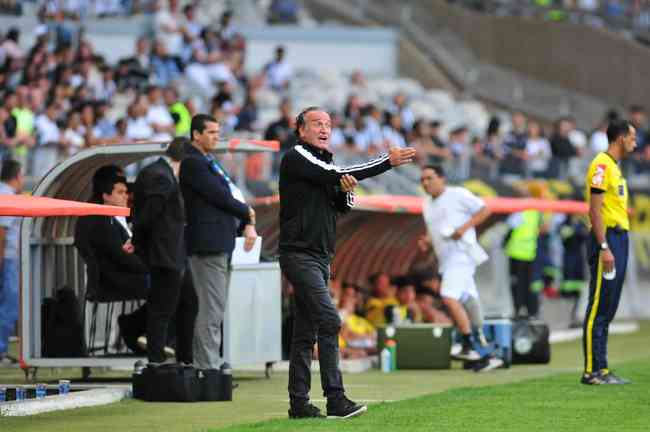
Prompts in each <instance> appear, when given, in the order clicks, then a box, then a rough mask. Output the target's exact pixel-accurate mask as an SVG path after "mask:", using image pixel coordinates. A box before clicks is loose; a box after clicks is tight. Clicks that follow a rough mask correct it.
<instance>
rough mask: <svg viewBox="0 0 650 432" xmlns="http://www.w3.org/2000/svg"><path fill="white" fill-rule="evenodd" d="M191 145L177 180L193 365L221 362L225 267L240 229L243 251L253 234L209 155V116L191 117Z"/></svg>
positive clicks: (239, 198) (214, 125)
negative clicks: (192, 307) (193, 312)
mask: <svg viewBox="0 0 650 432" xmlns="http://www.w3.org/2000/svg"><path fill="white" fill-rule="evenodd" d="M191 135H192V147H191V148H190V149H189V150H188V152H187V154H186V157H185V159H184V160H183V162H182V164H181V170H180V184H181V189H182V191H183V198H184V199H185V205H186V209H187V231H186V239H187V247H188V254H189V264H190V269H191V271H192V278H193V280H194V286H195V287H196V294H197V297H198V299H199V302H200V307H199V314H198V317H197V321H196V327H195V332H194V364H195V365H196V366H197V367H199V368H201V369H216V368H218V367H219V366H220V364H219V363H220V359H221V356H220V348H221V323H222V321H223V316H224V312H225V308H226V299H227V284H228V265H229V259H230V254H231V253H232V251H233V249H234V247H235V237H236V236H237V234H238V232H241V231H243V235H244V238H245V244H244V249H245V250H250V249H251V248H252V247H253V245H254V243H255V239H256V238H257V232H256V231H255V212H254V211H253V209H252V208H251V207H250V206H249V205H247V204H246V203H245V202H244V197H243V194H242V193H241V191H240V190H239V189H238V188H237V186H236V185H235V184H234V183H233V181H232V180H231V179H230V177H229V176H228V174H227V173H226V172H225V170H224V169H223V168H222V167H221V165H220V164H219V162H218V161H217V160H216V159H215V158H214V157H213V156H212V154H210V152H211V151H212V150H214V149H215V148H216V145H217V143H218V142H219V123H218V122H217V120H216V119H215V118H214V117H212V116H209V115H205V114H198V115H196V116H194V118H192V125H191Z"/></svg>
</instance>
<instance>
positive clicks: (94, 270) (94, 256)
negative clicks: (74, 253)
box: [74, 216, 149, 301]
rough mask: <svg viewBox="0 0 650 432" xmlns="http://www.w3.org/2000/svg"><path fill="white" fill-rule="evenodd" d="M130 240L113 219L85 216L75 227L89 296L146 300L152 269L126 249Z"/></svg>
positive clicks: (98, 299)
mask: <svg viewBox="0 0 650 432" xmlns="http://www.w3.org/2000/svg"><path fill="white" fill-rule="evenodd" d="M128 239H129V234H128V233H127V232H126V230H125V229H124V227H123V226H122V225H120V223H119V222H118V221H117V220H116V219H115V218H113V217H111V216H85V217H80V218H79V219H78V220H77V224H76V226H75V238H74V242H75V246H76V247H77V249H78V250H79V252H80V254H81V256H82V258H83V259H84V261H85V262H86V267H87V275H88V277H87V286H86V290H87V294H88V296H89V298H90V299H93V300H95V301H117V300H130V299H144V298H146V297H147V291H148V286H149V282H148V274H149V269H148V268H147V266H146V265H145V263H144V262H143V261H142V259H141V258H140V257H139V256H137V255H135V254H128V253H126V252H124V251H123V250H122V245H123V244H124V242H126V241H127V240H128Z"/></svg>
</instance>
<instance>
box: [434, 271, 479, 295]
mask: <svg viewBox="0 0 650 432" xmlns="http://www.w3.org/2000/svg"><path fill="white" fill-rule="evenodd" d="M440 295H441V296H442V297H449V298H453V299H455V300H458V301H460V302H464V301H465V300H467V299H468V298H469V297H474V298H475V299H478V298H479V297H478V291H477V290H476V283H475V282H474V269H471V268H467V267H458V268H456V269H449V270H447V271H446V272H445V273H444V274H443V275H442V282H441V284H440Z"/></svg>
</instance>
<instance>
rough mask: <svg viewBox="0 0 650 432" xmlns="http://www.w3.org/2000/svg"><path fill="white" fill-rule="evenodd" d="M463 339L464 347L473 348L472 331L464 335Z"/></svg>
mask: <svg viewBox="0 0 650 432" xmlns="http://www.w3.org/2000/svg"><path fill="white" fill-rule="evenodd" d="M462 340H463V349H472V337H471V334H470V333H468V334H464V335H462Z"/></svg>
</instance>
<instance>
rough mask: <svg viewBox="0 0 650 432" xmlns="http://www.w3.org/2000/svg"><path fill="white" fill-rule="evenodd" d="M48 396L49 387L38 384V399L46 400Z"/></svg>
mask: <svg viewBox="0 0 650 432" xmlns="http://www.w3.org/2000/svg"><path fill="white" fill-rule="evenodd" d="M45 396H47V385H46V384H36V399H44V398H45Z"/></svg>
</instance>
